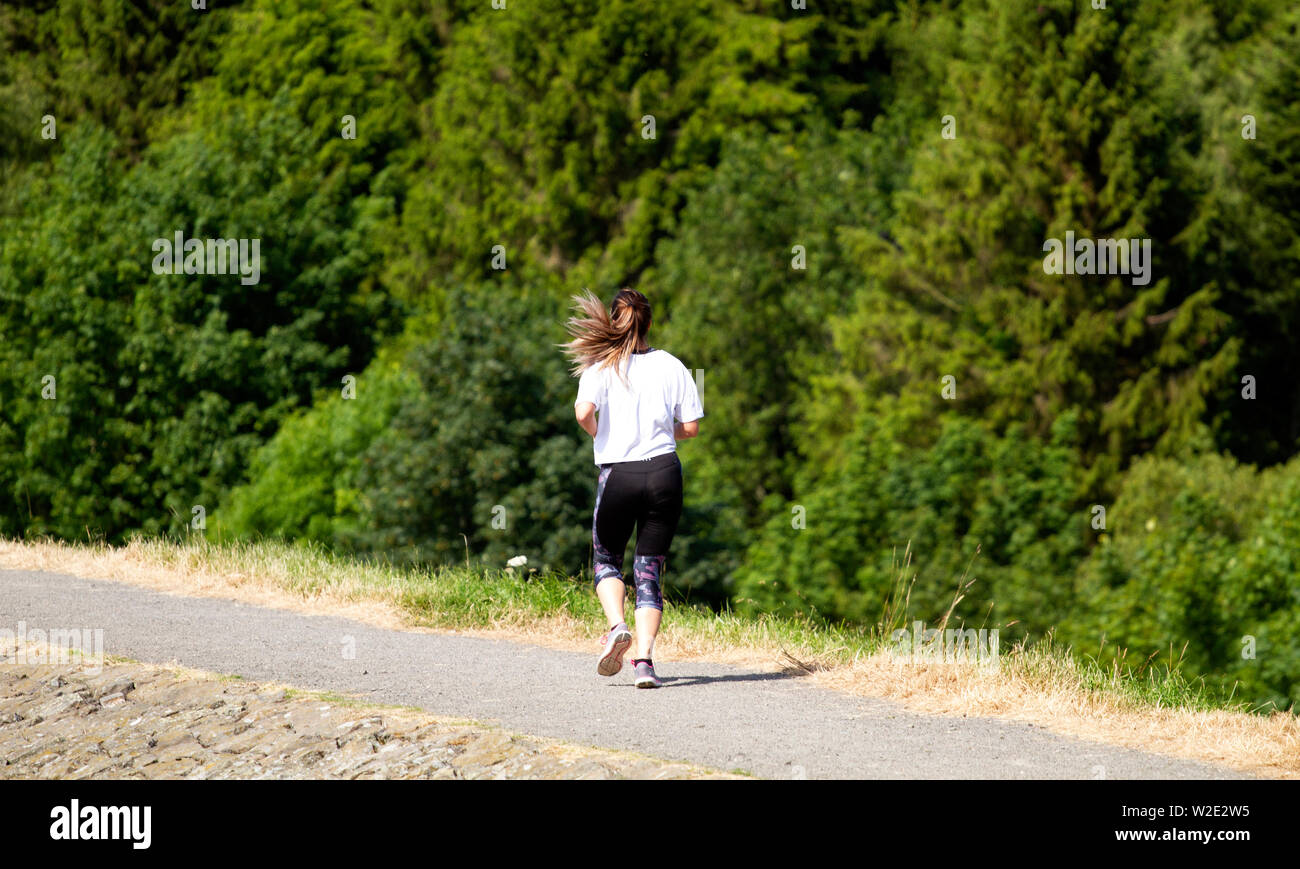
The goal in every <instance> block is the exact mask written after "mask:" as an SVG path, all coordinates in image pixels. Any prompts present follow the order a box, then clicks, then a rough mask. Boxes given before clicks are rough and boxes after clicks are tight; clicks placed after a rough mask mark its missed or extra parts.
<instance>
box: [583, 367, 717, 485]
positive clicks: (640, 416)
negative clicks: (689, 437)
mask: <svg viewBox="0 0 1300 869" xmlns="http://www.w3.org/2000/svg"><path fill="white" fill-rule="evenodd" d="M627 381H628V382H627V385H624V383H623V381H622V380H620V379H619V376H618V374H617V373H616V372H615V371H614V367H613V366H605V367H600V366H595V365H593V366H592V367H590V368H588V369H587V370H586V371H584V372H582V377H580V378H579V379H578V398H577V400H576V401H574V405H575V406H576V405H578V404H581V403H582V402H584V401H589V402H591V403H592V404H594V405H596V410H597V417H596V439H595V448H596V464H598V465H603V464H605V463H607V462H632V461H636V460H638V459H649V458H653V457H654V456H657V455H661V454H663V453H671V452H673V451H674V450H676V449H677V438H676V437H675V436H674V435H673V427H674V426H673V423H674V421H679V422H692V421H694V420H697V419H699V418H700V417H702V416H704V408H703V407H702V406H701V405H700V393H699V391H698V390H696V388H695V381H694V380H692V379H691V375H690V372H689V371H687V370H686V366H685V365H683V364H682V363H681V362H680V361H678V359H677V357H676V356H674V355H673V354H671V353H669V352H668V351H666V350H653V349H652V350H649V351H647V352H645V353H634V354H632V356H631V357H629V358H628V361H627ZM629 387H630V388H629Z"/></svg>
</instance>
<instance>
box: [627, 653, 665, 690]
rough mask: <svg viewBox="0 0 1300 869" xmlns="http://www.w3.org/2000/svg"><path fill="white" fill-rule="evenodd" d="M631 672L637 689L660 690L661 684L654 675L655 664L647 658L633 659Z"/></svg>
mask: <svg viewBox="0 0 1300 869" xmlns="http://www.w3.org/2000/svg"><path fill="white" fill-rule="evenodd" d="M632 664H633V669H632V672H633V674H634V675H635V676H636V687H638V688H662V687H663V684H664V683H663V682H661V681H660V680H659V677H658V676H656V675H655V662H654V661H651V660H650V659H649V658H634V659H633V660H632Z"/></svg>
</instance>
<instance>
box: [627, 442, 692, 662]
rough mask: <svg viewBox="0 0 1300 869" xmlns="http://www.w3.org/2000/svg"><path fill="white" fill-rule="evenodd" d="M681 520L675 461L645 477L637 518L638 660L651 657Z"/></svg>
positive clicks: (679, 473)
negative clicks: (670, 550) (670, 555)
mask: <svg viewBox="0 0 1300 869" xmlns="http://www.w3.org/2000/svg"><path fill="white" fill-rule="evenodd" d="M674 458H676V457H675V456H674ZM681 516H682V467H681V464H680V463H679V462H677V461H674V462H673V464H672V465H671V466H669V467H666V468H664V469H662V470H659V471H655V472H654V473H652V474H648V475H647V477H646V504H645V507H644V509H643V511H642V514H641V516H640V517H639V522H638V527H637V533H636V557H635V558H634V559H633V561H632V575H633V577H634V578H635V581H636V639H637V654H636V657H637V658H646V659H649V658H652V657H653V656H654V644H655V638H656V637H657V636H658V635H659V626H660V624H661V623H662V621H663V609H664V599H663V570H664V564H665V562H667V560H668V548H669V546H670V545H671V544H672V542H673V535H674V534H676V533H677V523H678V521H679V520H680V519H681Z"/></svg>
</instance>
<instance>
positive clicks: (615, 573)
mask: <svg viewBox="0 0 1300 869" xmlns="http://www.w3.org/2000/svg"><path fill="white" fill-rule="evenodd" d="M681 516H682V463H681V462H680V461H678V459H677V453H675V452H673V453H664V454H662V455H658V456H654V457H653V458H649V459H641V460H640V461H635V462H614V463H612V464H607V465H601V466H600V476H599V477H598V478H597V480H596V509H595V511H594V513H593V514H592V521H591V543H592V548H593V550H594V552H595V555H594V557H593V564H592V567H593V568H594V572H595V584H596V585H600V581H601V580H602V579H609V578H611V577H613V578H615V579H618V580H619V581H623V553H624V551H625V550H626V549H627V541H628V539H629V538H630V537H631V536H632V528H633V526H635V527H636V557H635V558H634V559H633V561H632V575H633V578H634V579H635V581H636V608H637V609H641V608H642V607H652V608H654V609H657V610H662V609H663V608H664V597H663V587H662V581H661V577H662V576H663V570H664V562H665V561H666V560H667V559H668V546H669V545H670V544H671V543H672V542H673V534H675V533H676V532H677V521H678V520H679V519H680V518H681Z"/></svg>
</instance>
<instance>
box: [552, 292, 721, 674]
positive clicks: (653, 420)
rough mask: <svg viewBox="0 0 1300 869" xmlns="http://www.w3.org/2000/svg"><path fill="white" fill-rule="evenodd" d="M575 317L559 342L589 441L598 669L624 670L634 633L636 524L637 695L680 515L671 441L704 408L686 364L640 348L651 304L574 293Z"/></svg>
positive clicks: (693, 431) (636, 297) (636, 296)
mask: <svg viewBox="0 0 1300 869" xmlns="http://www.w3.org/2000/svg"><path fill="white" fill-rule="evenodd" d="M574 302H575V308H576V309H577V311H578V313H579V315H578V316H576V317H571V318H570V319H569V322H568V330H569V334H570V335H572V336H573V340H572V341H570V342H568V343H567V344H565V345H564V347H565V350H566V351H567V353H568V355H569V357H570V358H571V359H572V360H573V373H574V374H575V375H580V379H579V380H578V398H577V401H575V402H574V406H573V410H574V413H575V414H576V416H577V418H578V424H579V425H580V426H582V428H583V430H584V431H586V432H587V434H589V435H591V436H592V437H593V438H594V439H595V452H596V465H597V466H598V467H599V468H600V473H599V474H598V475H597V478H596V509H595V511H594V513H593V515H592V523H591V543H592V547H593V550H594V552H595V555H594V558H593V565H592V566H593V568H594V572H595V585H596V596H597V597H599V598H600V603H601V606H602V607H604V609H605V617H606V619H607V620H608V622H609V625H610V628H609V633H608V634H606V635H605V636H604V637H602V638H601V646H602V649H601V655H600V661H599V663H598V664H597V665H596V672H597V673H599V674H600V675H602V676H613V675H614V674H615V673H617V672H618V671H619V670H621V669H623V656H624V655H625V654H626V653H627V649H628V647H629V646H630V645H632V632H631V631H630V630H628V627H627V623H626V622H624V621H623V600H624V596H625V595H626V586H625V585H624V580H623V554H624V551H625V550H626V549H627V542H628V538H630V537H631V536H632V528H633V526H636V532H637V534H636V555H635V557H634V559H633V561H632V577H633V582H634V584H635V587H636V642H637V653H636V657H634V658H633V659H632V667H633V674H634V676H635V677H636V687H638V688H658V687H660V685H662V684H663V683H662V682H660V681H659V679H658V677H656V676H655V668H654V661H653V660H652V659H651V655H652V654H653V652H654V642H655V637H656V636H657V635H658V633H659V622H660V620H661V619H662V618H663V608H664V605H663V590H662V587H661V584H660V582H661V577H662V575H663V569H664V562H665V560H666V559H667V557H668V545H669V544H670V543H672V540H673V533H674V532H675V531H676V530H677V520H678V519H679V518H681V515H682V466H681V463H680V462H679V461H678V460H677V441H679V440H682V439H684V438H693V437H695V436H696V435H697V434H698V433H699V425H700V424H699V422H698V420H699V419H700V417H702V416H703V415H704V410H703V408H702V407H701V406H700V396H699V393H698V392H697V391H696V389H695V381H693V380H691V376H690V373H689V372H688V371H687V370H686V366H684V365H682V363H681V362H679V361H678V360H677V357H675V356H673V355H672V354H671V353H668V352H667V351H664V350H656V349H655V348H653V347H651V346H649V345H648V344H647V343H646V340H645V336H646V332H647V331H648V330H649V329H650V302H649V301H647V300H646V297H645V296H643V295H641V294H640V293H638V292H637V291H636V290H630V289H623V290H620V291H619V292H618V294H617V295H616V296H614V300H613V302H612V303H611V304H610V306H609V310H608V311H607V310H605V307H604V305H602V304H601V303H600V300H599V299H597V298H596V297H595V296H593V295H592V294H591V293H590V292H586V293H584V294H583V295H581V296H574Z"/></svg>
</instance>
